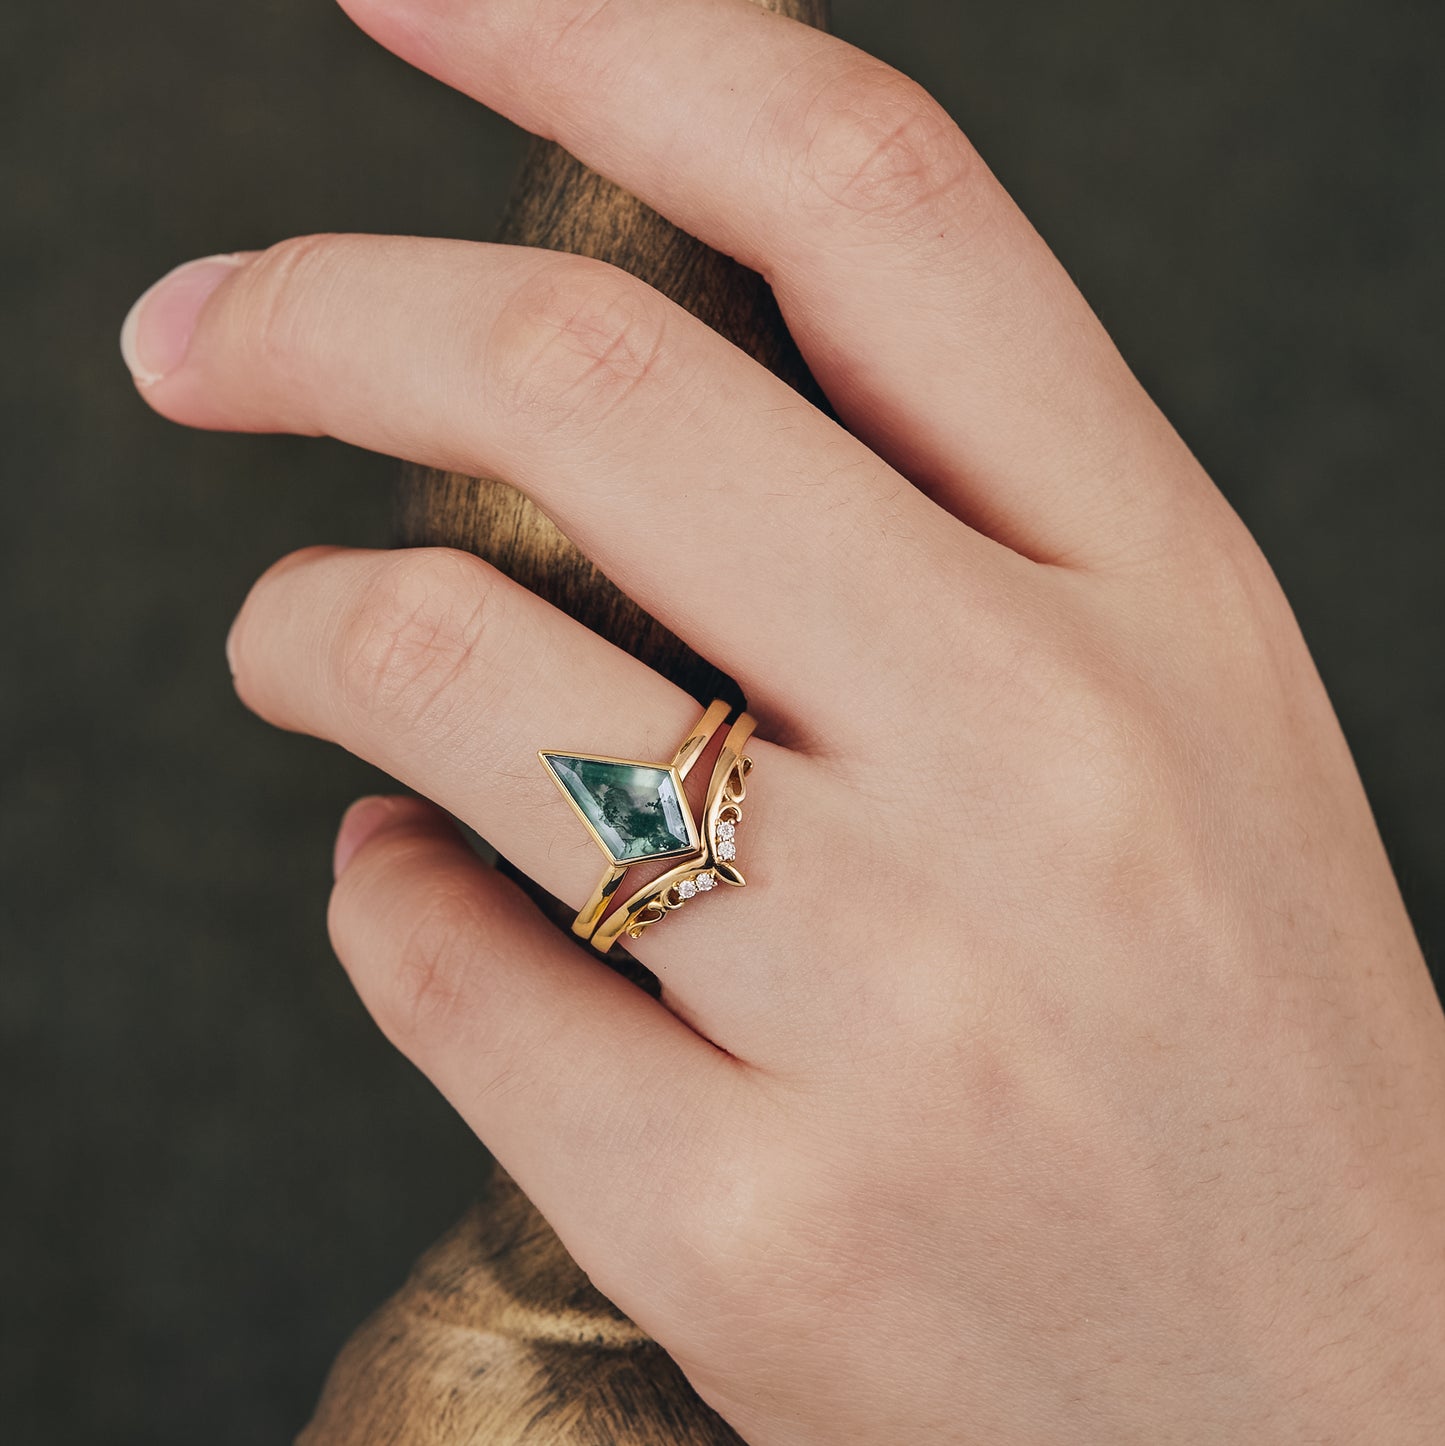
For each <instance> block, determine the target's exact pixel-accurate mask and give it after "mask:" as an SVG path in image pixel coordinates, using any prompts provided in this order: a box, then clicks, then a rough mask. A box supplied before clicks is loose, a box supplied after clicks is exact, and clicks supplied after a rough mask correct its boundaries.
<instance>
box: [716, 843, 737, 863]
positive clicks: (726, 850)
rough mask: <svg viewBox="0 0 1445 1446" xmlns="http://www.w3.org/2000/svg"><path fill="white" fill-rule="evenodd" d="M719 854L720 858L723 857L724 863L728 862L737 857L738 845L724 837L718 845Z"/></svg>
mask: <svg viewBox="0 0 1445 1446" xmlns="http://www.w3.org/2000/svg"><path fill="white" fill-rule="evenodd" d="M717 856H718V858H720V859H722V861H723V862H724V863H726V862H728V861H729V860H730V859H735V858H737V856H738V846H737V845H736V844H735V843H732V842H730V841H729V840H728V839H724V840H723V841H722V842H721V843H720V844H719V845H718V846H717Z"/></svg>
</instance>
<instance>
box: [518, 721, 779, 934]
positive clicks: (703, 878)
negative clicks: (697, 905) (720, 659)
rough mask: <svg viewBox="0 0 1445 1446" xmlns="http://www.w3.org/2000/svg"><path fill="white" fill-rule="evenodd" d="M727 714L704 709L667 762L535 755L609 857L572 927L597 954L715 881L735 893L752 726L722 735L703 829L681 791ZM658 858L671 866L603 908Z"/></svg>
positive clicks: (548, 751) (550, 751) (546, 751)
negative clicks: (633, 874) (638, 867)
mask: <svg viewBox="0 0 1445 1446" xmlns="http://www.w3.org/2000/svg"><path fill="white" fill-rule="evenodd" d="M729 711H730V710H729V708H728V705H727V704H726V703H724V702H722V701H720V700H714V701H713V702H712V703H711V704H709V706H708V707H707V709H706V710H705V711H704V713H703V715H702V717H701V718H700V719H698V722H697V726H696V727H695V728H693V730H692V731H691V732H690V733H689V734H688V735H687V737H686V738H685V739H683V741H682V744H681V746H680V747H679V748H678V750H677V752H676V753H675V754H674V755H673V758H672V761H671V762H670V763H642V762H639V761H637V760H636V759H631V758H610V757H606V756H604V755H600V754H595V753H570V752H564V751H562V750H561V749H555V748H543V749H539V750H538V753H537V756H538V757H539V758H540V759H541V760H542V766H543V767H544V768H546V770H547V773H548V776H549V777H550V778H551V779H552V781H553V782H554V783H555V784H556V785H557V787H558V789H559V790H560V792H561V794H562V796H563V797H564V798H565V799H566V800H567V802H568V803H569V804H570V805H571V806H572V811H573V812H574V813H575V814H576V815H577V817H578V818H580V819H581V820H582V822H583V824H584V825H585V826H586V828H587V832H588V833H589V834H591V835H592V839H593V842H595V843H596V845H597V847H598V848H600V849H601V850H602V852H603V854H605V855H606V858H607V868H606V869H605V870H604V872H603V874H602V877H601V879H599V881H598V883H597V887H596V888H595V889H593V891H592V893H591V896H590V897H589V898H588V900H587V902H586V903H585V904H583V906H582V908H581V910H580V911H579V913H578V915H577V918H576V920H575V921H574V922H573V925H572V932H573V933H574V934H576V935H577V936H578V937H579V938H582V939H586V940H588V941H589V942H590V943H591V944H592V945H593V946H594V947H595V948H596V949H597V950H598V951H599V952H600V953H603V954H605V953H606V952H607V951H608V950H609V949H610V948H611V947H612V946H613V944H615V943H616V942H617V940H618V939H619V938H620V937H621V936H622V935H623V934H624V933H625V934H626V935H627V936H628V938H630V939H639V938H641V937H642V934H643V931H644V930H646V929H647V928H649V927H650V926H651V925H653V924H655V923H657V921H658V920H659V919H663V918H666V916H667V915H668V914H669V913H671V912H672V911H673V910H674V909H680V908H681V907H682V906H683V905H684V904H685V903H687V901H688V900H689V899H693V898H696V897H697V896H698V895H699V894H704V893H708V892H710V891H711V890H712V889H714V888H716V887H717V886H718V885H719V884H728V885H731V886H733V887H735V888H740V887H742V885H743V884H744V883H745V882H746V880H745V879H744V878H743V876H742V873H741V871H740V870H739V869H738V866H737V828H738V824H739V823H741V822H742V816H743V815H742V803H743V799H744V798H745V797H746V792H747V786H746V780H747V776H748V774H749V772H750V771H751V770H752V766H753V761H752V759H751V758H748V757H746V756H745V755H744V753H743V749H744V748H745V747H746V746H747V742H748V739H750V738H751V737H752V735H753V730H754V728H755V727H756V724H755V723H754V721H753V718H752V716H751V714H748V713H741V714H739V715H738V717H737V719H736V720H735V721H734V722H733V724H732V726H731V727H730V728H729V729H728V732H727V736H726V737H725V738H724V739H723V744H722V749H721V751H720V752H719V753H718V757H717V761H716V763H715V764H714V765H713V770H712V777H711V779H710V780H709V782H708V790H707V798H706V802H705V804H704V806H703V822H702V827H701V828H699V827H698V825H697V823H696V821H695V820H694V819H693V816H692V810H691V808H690V807H689V806H688V801H687V793H686V791H685V789H684V787H683V780H684V779H685V778H686V777H687V775H688V773H689V772H690V771H691V769H692V766H693V764H695V763H696V762H697V761H698V759H699V758H701V757H702V755H703V753H704V752H705V751H706V749H707V747H708V744H710V743H711V742H712V740H713V738H714V737H715V736H716V734H717V731H718V729H719V728H721V727H722V725H723V723H724V722H725V721H726V719H727V716H728V713H729ZM666 859H675V860H676V863H674V864H673V866H672V867H671V868H670V869H668V871H667V872H666V873H665V874H663V875H661V876H660V877H659V878H655V879H653V881H652V882H651V883H650V884H648V885H646V887H644V888H642V889H640V890H638V891H637V892H636V893H634V894H633V895H631V896H630V897H628V898H625V899H623V900H622V902H621V903H619V904H617V906H616V907H615V908H612V909H611V912H610V913H609V912H608V910H609V907H610V906H611V905H612V904H613V903H614V901H615V900H616V899H617V897H618V895H619V893H620V891H621V887H622V881H623V879H624V878H625V877H626V875H627V871H628V870H629V869H630V868H631V867H632V865H633V864H639V863H651V862H656V861H659V860H666Z"/></svg>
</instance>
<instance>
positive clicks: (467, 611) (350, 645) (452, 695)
mask: <svg viewBox="0 0 1445 1446" xmlns="http://www.w3.org/2000/svg"><path fill="white" fill-rule="evenodd" d="M496 584H497V579H496V577H495V575H494V574H493V573H492V572H491V571H490V570H489V569H488V568H487V567H486V566H485V564H483V563H482V562H481V561H480V560H479V559H477V558H475V557H473V556H472V555H471V554H470V553H465V552H458V551H453V550H451V549H448V548H420V549H415V550H404V551H400V552H396V553H393V554H390V555H388V556H387V557H385V558H384V559H381V560H380V562H379V564H378V566H377V568H376V571H375V572H374V573H373V574H372V575H371V577H370V578H369V579H368V580H367V582H366V583H365V585H364V586H363V587H362V588H361V589H360V591H359V593H358V595H357V597H356V598H355V600H354V601H353V602H352V604H351V605H350V607H349V608H348V609H347V611H346V614H345V616H344V617H343V619H342V621H341V622H340V624H339V631H340V637H339V639H338V646H337V647H336V648H334V649H333V650H332V654H331V655H332V657H333V658H334V659H335V661H336V666H337V667H338V669H339V672H340V676H339V678H338V679H337V680H336V681H337V685H338V688H339V691H340V693H341V695H342V696H343V698H345V699H346V700H347V702H348V703H349V705H350V706H351V707H352V708H354V709H356V710H357V711H359V712H361V713H363V714H365V715H366V716H367V717H368V718H370V719H371V720H372V721H374V722H380V723H382V724H384V725H385V726H387V727H390V728H394V729H399V730H401V731H402V732H408V731H411V730H414V729H425V730H427V731H428V732H429V733H432V734H435V733H437V732H444V731H445V730H446V728H447V725H448V719H449V717H450V715H451V714H452V712H453V710H454V709H455V708H456V707H457V705H458V704H459V703H460V702H461V701H462V699H463V698H464V697H465V698H467V700H468V704H469V706H468V710H467V711H469V712H470V711H472V707H471V706H470V705H472V704H475V702H476V699H475V697H474V696H473V690H472V689H471V688H469V687H463V686H461V685H462V683H463V681H464V680H465V681H466V682H468V683H472V682H475V681H478V680H487V681H490V680H492V679H493V678H494V677H495V676H496V675H497V674H499V673H503V672H505V670H504V669H488V668H484V667H474V664H475V663H476V662H477V660H478V655H479V651H480V649H481V648H482V646H483V644H484V643H486V645H487V646H488V647H489V648H490V647H491V646H492V643H493V641H494V636H495V634H496V632H497V631H498V630H499V628H500V629H503V630H504V629H505V624H504V623H501V622H500V619H499V616H498V615H499V613H500V599H501V596H502V594H501V590H500V589H499V588H498V587H497V585H496Z"/></svg>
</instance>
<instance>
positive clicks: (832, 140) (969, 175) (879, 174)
mask: <svg viewBox="0 0 1445 1446" xmlns="http://www.w3.org/2000/svg"><path fill="white" fill-rule="evenodd" d="M788 130H790V131H791V135H790V136H789V137H788V148H789V151H790V153H791V154H792V156H793V157H794V162H793V164H794V166H795V168H796V175H795V181H796V185H797V188H798V189H799V190H801V191H802V192H803V194H804V197H805V199H806V198H807V196H808V195H811V196H812V197H814V198H815V199H816V200H820V201H821V202H823V203H824V204H825V205H827V206H828V207H839V206H841V207H843V208H844V209H845V210H847V211H850V212H853V213H854V214H856V215H859V216H861V217H866V218H869V219H872V220H877V221H880V222H886V223H895V224H896V223H907V222H916V221H917V220H918V219H919V218H920V217H922V218H931V217H932V216H933V215H934V214H935V213H936V212H937V211H938V210H939V209H940V207H941V204H942V203H944V202H945V201H947V200H948V199H949V198H952V197H955V196H956V194H957V193H958V192H959V191H960V190H962V189H964V188H966V187H967V186H969V185H970V184H971V183H972V181H973V179H974V178H975V177H976V176H979V175H982V173H983V172H982V162H981V161H980V160H979V158H978V155H977V153H976V152H975V151H974V149H973V147H972V146H970V145H969V143H968V141H967V140H966V139H965V138H964V135H963V133H962V132H961V131H960V130H959V129H958V127H957V126H956V125H955V124H954V122H953V120H952V118H951V117H950V116H949V114H948V112H947V111H945V110H944V109H943V107H942V106H941V105H939V104H938V102H937V101H935V100H934V99H933V97H932V96H930V95H929V94H928V92H927V91H926V90H924V89H923V87H922V86H920V85H919V84H917V82H915V81H913V80H910V79H909V78H908V77H907V76H904V75H901V74H899V73H898V72H897V71H895V70H893V69H891V68H890V67H888V66H886V65H882V64H880V63H878V62H876V61H869V62H867V63H865V64H862V65H851V66H849V67H848V68H846V69H844V70H841V71H837V72H835V73H834V74H832V75H831V76H830V77H829V78H828V80H827V81H826V82H825V83H824V84H823V85H822V86H821V87H820V88H819V89H818V90H817V91H815V92H814V93H813V94H812V96H811V99H810V100H809V101H808V103H807V104H806V105H805V106H803V107H802V108H801V110H800V112H799V113H798V114H797V117H796V119H795V120H794V121H793V122H792V124H791V125H789V126H788Z"/></svg>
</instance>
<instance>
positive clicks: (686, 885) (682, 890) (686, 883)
mask: <svg viewBox="0 0 1445 1446" xmlns="http://www.w3.org/2000/svg"><path fill="white" fill-rule="evenodd" d="M708 887H709V888H711V887H712V886H711V885H709V886H708ZM677 893H678V897H679V898H682V899H691V898H693V897H694V896H695V895H696V894H697V885H696V884H695V883H693V881H692V880H691V879H684V880H683V881H682V882H681V883H680V884H679V885H678V886H677Z"/></svg>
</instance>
